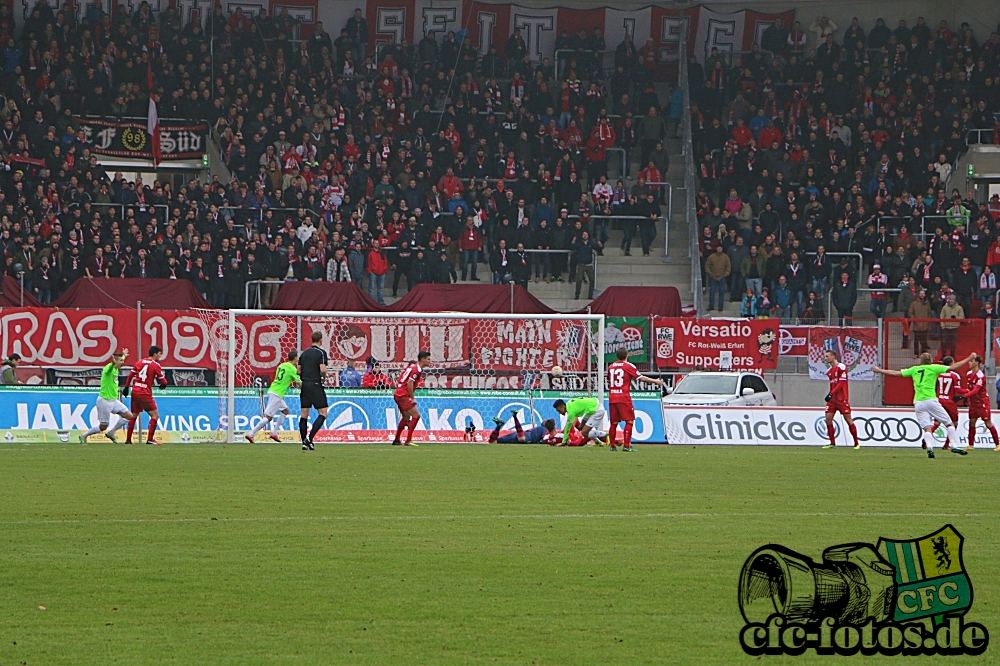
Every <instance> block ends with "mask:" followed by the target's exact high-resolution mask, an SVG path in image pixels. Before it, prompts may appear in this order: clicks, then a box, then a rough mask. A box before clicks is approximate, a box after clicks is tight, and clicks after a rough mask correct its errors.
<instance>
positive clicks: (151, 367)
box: [125, 358, 167, 397]
mask: <svg viewBox="0 0 1000 666" xmlns="http://www.w3.org/2000/svg"><path fill="white" fill-rule="evenodd" d="M166 381H167V378H166V377H164V376H163V368H161V367H160V364H159V363H158V362H156V361H154V360H152V359H148V358H144V359H140V360H139V361H138V362H137V363H136V364H135V365H134V366H133V367H132V372H130V373H129V376H128V378H127V379H126V381H125V385H126V386H131V387H132V394H133V395H140V396H147V397H152V395H153V384H154V383H155V382H158V383H160V384H165V383H166Z"/></svg>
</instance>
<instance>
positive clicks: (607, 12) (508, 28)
mask: <svg viewBox="0 0 1000 666" xmlns="http://www.w3.org/2000/svg"><path fill="white" fill-rule="evenodd" d="M343 4H344V3H343V2H325V3H320V6H319V17H320V20H323V21H324V22H325V25H326V26H342V25H344V21H346V20H347V17H349V16H351V15H352V12H353V7H354V5H353V4H351V5H350V8H351V9H349V10H347V11H346V12H345V10H344V7H341V5H343ZM341 17H342V18H341ZM365 17H366V19H367V22H368V32H369V35H370V43H369V45H368V46H369V49H371V48H372V47H373V46H374V45H385V44H400V43H401V42H402V41H403V40H406V41H407V42H408V43H409V44H416V43H418V42H419V41H420V40H421V39H422V38H424V37H425V36H426V35H427V34H428V33H431V34H433V35H434V36H435V37H436V38H437V39H438V41H441V40H442V39H443V38H444V36H445V35H447V34H448V33H449V32H455V33H456V35H459V36H461V35H462V34H465V35H467V36H468V37H469V39H470V41H471V42H472V45H473V46H474V47H475V48H476V49H478V51H479V54H480V55H485V54H486V53H487V52H488V51H489V48H490V45H491V44H492V45H495V46H496V47H497V50H498V51H499V52H500V54H501V55H503V54H504V46H505V44H506V42H507V38H508V37H510V36H511V34H513V32H514V29H515V28H517V29H519V30H520V32H521V37H522V39H524V47H525V49H526V50H527V52H528V55H530V56H531V59H532V61H535V62H538V61H540V60H541V59H542V58H549V59H552V58H553V56H554V52H555V43H556V38H557V37H558V36H559V35H560V34H561V33H562V32H563V31H564V30H565V31H566V33H567V34H568V35H570V36H572V35H575V34H576V32H577V31H578V30H580V29H581V28H582V29H583V30H585V31H586V32H587V33H588V34H590V33H591V32H592V31H593V30H594V28H600V29H601V34H602V35H603V36H604V41H605V44H606V47H607V48H606V52H609V53H610V54H613V53H614V51H615V49H616V48H617V47H618V45H619V44H620V43H621V42H622V40H623V39H624V38H625V35H626V34H628V35H630V36H631V37H632V41H633V43H634V44H635V46H636V48H637V49H639V48H642V47H644V46H646V42H647V41H648V40H652V47H653V48H654V49H655V51H656V60H657V62H658V63H659V64H660V65H663V64H667V63H675V62H677V59H678V56H679V54H678V45H679V43H680V35H681V30H682V26H684V25H686V26H687V30H688V34H690V35H693V36H694V39H692V40H690V41H689V42H688V55H695V56H697V57H698V60H699V61H701V62H704V60H705V58H706V57H707V56H708V55H709V54H711V51H712V48H713V47H715V48H718V49H719V50H720V51H725V52H740V51H750V50H751V47H752V46H753V45H754V44H755V43H759V42H760V36H761V35H762V34H763V32H764V30H766V29H767V28H768V27H769V26H771V25H773V24H774V22H775V20H776V19H778V18H781V19H783V20H784V21H785V25H786V26H789V25H791V24H792V21H793V20H794V18H795V11H794V10H790V11H786V12H778V13H762V12H755V11H750V10H741V11H735V12H716V11H712V10H710V9H707V8H705V7H701V6H696V7H691V8H689V9H685V10H683V15H682V12H681V11H680V10H678V9H667V8H663V7H655V6H649V7H643V8H639V9H632V10H623V9H617V8H612V7H595V8H587V9H580V8H578V7H571V6H555V7H525V6H520V5H498V4H489V3H485V2H476V1H475V0H461V1H460V0H435V1H434V2H431V0H368V2H367V5H366V12H365ZM326 29H327V31H328V32H336V30H331V29H330V27H327V28H326ZM463 31H465V32H464V33H463ZM459 41H461V40H459ZM605 62H606V66H608V64H609V63H610V62H612V59H611V58H610V57H609V58H607V59H606V60H605Z"/></svg>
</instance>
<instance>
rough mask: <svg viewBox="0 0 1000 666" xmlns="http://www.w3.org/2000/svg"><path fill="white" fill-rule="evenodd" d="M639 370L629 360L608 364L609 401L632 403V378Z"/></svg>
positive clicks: (636, 375)
mask: <svg viewBox="0 0 1000 666" xmlns="http://www.w3.org/2000/svg"><path fill="white" fill-rule="evenodd" d="M638 376H639V371H638V370H637V369H636V367H635V366H634V365H632V364H631V363H629V362H628V361H615V362H614V363H612V364H611V365H609V366H608V402H609V403H610V402H614V403H625V404H627V405H631V404H632V380H633V379H635V378H636V377H638Z"/></svg>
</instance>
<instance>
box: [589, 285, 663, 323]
mask: <svg viewBox="0 0 1000 666" xmlns="http://www.w3.org/2000/svg"><path fill="white" fill-rule="evenodd" d="M590 311H591V312H592V313H594V314H603V315H607V316H609V317H648V316H649V315H657V316H660V317H680V316H681V295H680V292H678V291H677V287H608V288H607V289H605V290H604V291H603V292H602V293H601V295H600V296H598V297H597V298H595V299H594V300H593V301H591V303H590ZM586 312H587V308H583V309H582V310H577V314H585V313H586Z"/></svg>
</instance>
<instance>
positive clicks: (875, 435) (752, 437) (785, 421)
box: [663, 407, 1000, 449]
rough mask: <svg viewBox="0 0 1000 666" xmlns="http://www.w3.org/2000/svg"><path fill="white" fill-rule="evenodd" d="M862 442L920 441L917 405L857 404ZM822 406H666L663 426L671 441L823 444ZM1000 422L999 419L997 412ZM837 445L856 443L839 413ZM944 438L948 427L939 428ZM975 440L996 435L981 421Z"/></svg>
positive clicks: (985, 443)
mask: <svg viewBox="0 0 1000 666" xmlns="http://www.w3.org/2000/svg"><path fill="white" fill-rule="evenodd" d="M852 416H853V418H854V423H855V425H857V427H858V440H859V442H860V444H861V446H863V447H865V446H879V447H909V448H919V447H920V445H921V434H922V431H921V428H920V426H919V425H918V424H917V419H916V417H915V416H914V414H913V410H912V409H855V410H854V411H853V414H852ZM825 419H826V417H825V415H824V408H823V407H816V408H814V409H805V408H802V407H749V408H743V407H695V408H692V407H683V408H679V407H665V408H664V409H663V420H664V427H665V428H666V432H667V443H668V444H723V445H761V446H765V445H770V446H775V445H788V446H823V445H826V444H829V443H830V440H829V439H827V434H826V420H825ZM993 422H994V423H995V424H998V425H1000V419H998V417H997V416H994V417H993ZM834 428H835V431H836V435H837V445H838V446H841V445H843V446H845V447H847V446H853V442H852V441H851V436H850V433H849V432H848V431H847V428H845V427H844V421H843V419H842V417H841V416H840V415H839V414H838V415H837V416H836V418H835V419H834ZM968 433H969V418H968V416H967V415H966V414H962V415H960V417H959V420H958V434H959V438H958V444H957V445H958V446H968V444H969V441H968V440H969V437H968ZM934 435H935V437H936V438H937V439H938V441H940V442H942V443H943V442H944V432H943V431H942V430H941V429H938V431H937V432H936V433H934ZM975 445H976V446H982V447H984V448H986V447H989V448H990V449H992V448H993V440H992V438H991V437H990V434H989V433H988V432H987V431H986V429H985V428H984V427H983V425H982V423H980V424H978V425H977V426H976V441H975Z"/></svg>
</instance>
